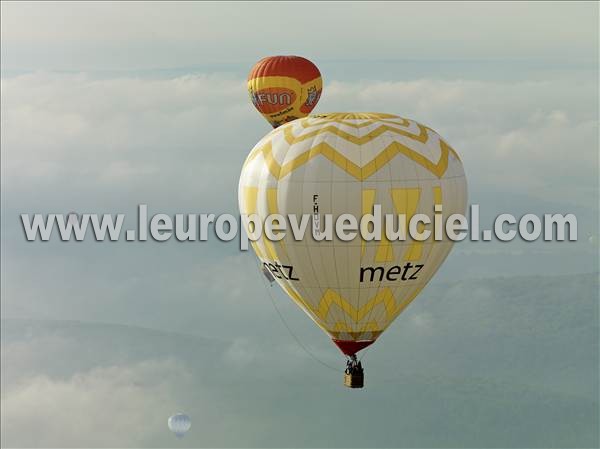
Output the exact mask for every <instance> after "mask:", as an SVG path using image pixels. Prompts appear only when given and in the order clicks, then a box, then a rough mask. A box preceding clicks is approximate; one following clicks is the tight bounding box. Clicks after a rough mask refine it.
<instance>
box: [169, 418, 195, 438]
mask: <svg viewBox="0 0 600 449" xmlns="http://www.w3.org/2000/svg"><path fill="white" fill-rule="evenodd" d="M168 425H169V430H170V431H171V432H173V433H174V434H175V436H176V437H177V438H183V436H184V435H185V434H186V433H187V431H188V430H190V428H191V427H192V420H191V419H190V417H189V416H188V415H186V414H184V413H176V414H174V415H173V416H171V417H170V418H169V420H168Z"/></svg>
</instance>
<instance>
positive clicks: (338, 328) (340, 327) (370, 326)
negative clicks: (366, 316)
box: [333, 321, 383, 332]
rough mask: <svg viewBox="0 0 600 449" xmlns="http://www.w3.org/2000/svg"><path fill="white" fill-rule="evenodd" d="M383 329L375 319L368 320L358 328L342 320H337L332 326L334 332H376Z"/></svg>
mask: <svg viewBox="0 0 600 449" xmlns="http://www.w3.org/2000/svg"><path fill="white" fill-rule="evenodd" d="M382 329H383V326H380V325H379V324H377V322H376V321H368V322H366V323H365V324H363V325H362V326H360V327H359V328H358V329H354V328H352V326H348V324H346V323H343V322H342V321H338V322H337V323H335V325H334V326H333V331H334V332H377V331H380V330H382Z"/></svg>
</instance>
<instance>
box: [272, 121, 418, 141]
mask: <svg viewBox="0 0 600 449" xmlns="http://www.w3.org/2000/svg"><path fill="white" fill-rule="evenodd" d="M417 127H418V128H419V134H413V133H410V132H408V131H404V130H402V129H398V128H392V127H390V126H388V125H381V126H380V127H378V128H375V129H374V130H373V131H371V132H369V133H368V134H365V135H364V136H354V135H352V134H348V133H347V132H346V131H344V130H342V129H341V128H338V127H337V126H332V125H330V126H325V127H323V128H319V129H316V130H314V131H311V132H308V133H305V134H299V135H297V136H295V135H294V133H293V131H292V127H291V126H286V127H285V128H284V129H283V135H284V137H285V140H286V142H287V143H288V144H289V145H293V144H295V143H298V142H302V141H304V140H307V139H312V138H314V137H316V136H318V135H320V134H325V133H329V134H333V135H334V136H338V137H341V138H342V139H344V140H347V141H348V142H350V143H353V144H355V145H364V144H365V143H369V142H370V141H372V140H373V139H376V138H377V137H379V136H381V135H382V134H384V133H386V132H391V133H394V134H399V135H401V136H404V137H408V138H409V139H412V140H415V141H417V142H420V143H425V142H427V139H428V135H429V134H428V131H427V127H425V126H423V125H418V124H417Z"/></svg>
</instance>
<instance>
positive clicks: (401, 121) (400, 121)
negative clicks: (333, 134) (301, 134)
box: [300, 116, 410, 129]
mask: <svg viewBox="0 0 600 449" xmlns="http://www.w3.org/2000/svg"><path fill="white" fill-rule="evenodd" d="M393 117H394V116H393ZM315 118H321V117H314V116H313V117H308V118H305V119H302V120H301V121H300V126H302V127H303V128H304V129H307V128H311V127H313V126H320V125H322V124H323V123H331V122H333V123H339V124H341V125H344V126H347V127H349V128H354V129H360V128H364V127H366V126H370V125H373V124H375V123H388V124H390V125H398V126H404V127H408V126H410V121H409V120H407V119H405V118H402V117H394V118H393V119H390V120H386V119H373V118H369V119H367V120H365V121H364V122H362V123H353V122H350V121H347V120H344V119H331V118H329V117H326V118H323V119H322V120H315Z"/></svg>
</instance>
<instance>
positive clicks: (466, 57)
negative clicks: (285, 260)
mask: <svg viewBox="0 0 600 449" xmlns="http://www.w3.org/2000/svg"><path fill="white" fill-rule="evenodd" d="M0 7H1V21H2V22H1V25H2V27H1V28H2V30H1V37H2V39H1V65H0V68H1V97H2V98H1V148H2V161H1V162H2V164H1V165H2V179H1V187H2V220H3V223H2V301H1V313H2V319H3V326H2V328H3V334H2V362H3V363H2V366H3V368H2V370H3V371H2V373H3V376H2V402H1V404H2V428H3V432H2V445H3V446H11V447H74V446H78V447H88V446H94V447H116V446H120V447H146V446H161V445H162V446H169V445H172V444H180V445H184V446H185V445H189V446H203V447H210V446H212V447H219V446H229V447H231V446H237V447H239V446H246V445H248V446H262V447H327V446H335V447H345V446H361V445H362V447H367V446H370V447H375V446H380V447H381V446H386V447H392V446H397V447H445V446H448V447H450V446H467V447H550V446H554V445H556V446H561V445H562V446H563V447H569V446H570V447H577V446H579V447H586V446H594V445H596V446H597V445H598V429H597V422H598V419H596V420H595V422H596V424H595V427H594V425H592V424H589V423H588V421H587V420H586V419H584V418H583V417H582V416H584V415H585V416H587V417H591V418H597V417H598V401H597V396H598V394H597V393H598V391H597V380H598V363H595V365H594V363H592V362H594V361H597V358H598V346H597V340H598V338H597V337H598V304H597V294H598V276H597V273H598V269H599V268H598V243H597V242H598V229H599V228H598V214H599V210H598V204H599V186H598V174H599V167H598V4H597V3H578V2H531V3H524V2H521V3H516V2H511V3H508V2H506V3H501V2H495V3H491V2H485V3H484V2H481V3H479V2H463V3H451V2H437V3H392V2H368V3H367V2H362V3H361V2H354V3H342V2H287V3H282V4H280V3H275V2H248V3H228V2H198V3H192V2H180V3H163V2H147V3H143V2H130V3H111V2H65V3H54V2H40V3H28V2H2V3H1V6H0ZM269 54H300V55H303V56H306V57H308V58H310V59H311V60H313V61H314V62H315V63H316V64H317V65H318V66H319V68H320V69H321V72H322V74H323V78H324V83H325V86H324V93H323V96H322V98H321V101H320V102H319V105H318V106H317V109H316V111H318V112H326V111H353V110H354V111H379V112H389V113H395V114H399V115H402V116H405V117H409V118H411V119H414V120H417V121H419V122H421V123H424V124H426V125H428V126H430V127H432V128H433V129H435V130H436V131H437V132H439V133H440V134H441V135H442V136H443V137H444V138H445V139H447V140H448V141H449V142H450V143H451V144H452V146H453V147H454V148H455V149H456V150H457V151H458V153H459V154H460V156H461V158H462V160H463V163H464V166H465V172H466V175H467V179H468V184H469V200H470V202H471V203H479V204H480V205H481V209H482V222H485V221H486V220H487V222H489V223H491V220H492V219H493V217H495V216H496V215H497V214H499V213H501V212H508V213H513V214H515V215H521V214H523V213H525V212H533V213H556V212H560V213H568V212H572V213H575V214H576V216H577V218H578V224H579V229H578V231H579V241H578V242H573V243H568V242H565V243H551V244H548V243H544V242H534V243H526V242H523V241H519V240H517V241H513V242H510V243H500V242H491V243H489V244H481V243H472V242H461V243H460V244H457V245H455V248H454V250H453V251H452V254H451V255H450V257H449V258H448V260H447V261H446V263H445V264H444V265H443V267H442V268H441V269H440V272H439V274H438V276H436V279H435V280H434V281H433V282H432V285H431V286H430V287H428V289H426V290H424V292H423V293H422V295H421V296H422V297H423V298H420V299H422V301H418V302H417V303H415V304H414V305H412V306H411V307H410V308H409V309H407V311H406V312H405V313H404V314H403V315H402V317H401V320H399V321H400V322H398V323H396V324H395V325H394V326H393V327H392V329H390V335H389V336H386V337H385V338H382V341H381V342H380V346H381V347H380V348H379V347H377V348H375V347H374V348H373V349H372V350H371V351H370V352H369V357H372V360H371V361H370V364H371V365H370V366H373V368H372V369H371V371H369V374H370V373H373V376H374V377H375V378H376V379H379V380H381V382H380V383H379V384H376V385H374V386H373V388H372V389H371V391H372V393H369V390H365V391H364V392H361V393H360V394H362V396H361V397H362V398H363V400H364V409H363V411H362V413H364V415H365V417H364V424H365V430H364V435H365V437H364V439H360V438H358V439H356V440H351V439H349V438H348V437H347V432H344V430H343V429H344V427H343V421H344V419H350V417H351V415H346V414H345V413H344V412H339V414H338V415H336V410H337V411H339V409H340V408H341V407H349V406H351V404H352V402H350V401H351V400H350V398H349V397H348V396H347V395H344V394H345V393H346V391H342V390H340V389H336V390H330V389H328V387H330V386H331V385H332V384H335V386H336V387H337V386H338V384H339V379H338V377H339V374H333V375H332V374H331V373H329V372H328V371H327V368H324V367H323V366H321V365H320V364H319V363H317V362H315V360H314V359H312V358H311V357H310V356H309V355H308V354H307V353H306V352H305V351H303V349H302V348H301V347H299V346H298V344H297V343H296V341H295V340H294V338H293V337H291V336H290V335H289V333H288V330H287V329H286V326H285V325H283V324H282V323H281V322H280V320H279V317H278V314H277V311H276V310H274V309H273V304H272V303H271V302H270V300H269V296H270V295H273V297H274V300H275V301H276V304H279V307H280V308H281V310H279V309H278V310H279V311H280V312H282V313H283V315H284V317H285V319H286V320H287V321H286V323H287V324H288V325H289V327H290V328H291V329H292V331H293V332H295V333H296V334H297V335H300V336H301V337H302V341H303V343H304V344H306V345H308V347H309V349H310V350H311V351H312V352H313V353H314V354H317V357H318V358H319V359H320V360H325V361H326V362H327V363H328V364H333V365H337V364H343V361H341V360H340V358H339V356H338V355H337V354H336V352H335V349H334V348H333V347H331V346H330V345H329V342H328V341H327V338H326V337H325V336H324V335H323V334H322V333H321V331H320V330H318V329H314V328H313V327H312V326H311V324H312V323H311V322H310V321H309V320H308V319H307V318H306V316H305V315H304V314H302V313H301V312H299V311H297V310H295V309H294V308H293V307H292V304H290V303H289V302H286V298H285V296H284V295H282V294H280V293H279V292H277V291H276V290H273V289H269V290H268V291H266V290H265V287H264V285H263V284H262V281H261V280H260V279H259V277H258V276H257V273H256V268H255V262H254V257H253V255H252V254H250V253H240V252H239V250H238V248H237V246H236V244H235V242H233V243H229V244H226V243H222V242H219V241H216V240H214V239H213V240H211V241H209V242H205V243H198V242H196V243H178V242H165V243H158V242H153V241H149V242H145V243H140V242H135V243H129V242H115V243H109V242H105V243H98V242H94V241H85V242H82V243H75V242H67V243H62V242H57V241H51V242H47V243H40V242H33V243H32V242H26V241H25V238H24V236H23V231H22V229H21V227H20V220H19V214H21V213H49V212H63V213H67V212H70V211H80V212H93V213H104V212H106V213H127V214H129V215H131V217H130V218H128V220H130V222H133V220H134V218H133V217H134V215H132V214H134V213H135V210H136V208H137V205H138V204H140V203H145V204H148V206H149V210H150V212H151V213H156V212H165V213H175V212H179V213H187V212H196V213H202V212H204V213H209V212H210V213H221V212H228V213H236V211H237V199H236V198H237V180H238V177H239V172H240V169H241V166H242V163H243V161H244V159H245V156H246V155H247V154H248V152H249V151H250V150H251V149H252V147H253V146H254V144H255V143H256V142H258V140H259V139H260V138H261V137H262V136H263V135H264V134H266V133H267V132H268V131H269V125H268V124H267V123H266V122H265V121H264V120H263V119H262V118H261V117H260V116H259V114H258V113H256V111H255V110H254V109H253V107H252V105H251V104H250V103H249V101H248V97H247V93H246V90H245V77H246V74H247V72H248V71H249V69H250V67H251V66H252V64H253V63H254V62H255V61H256V60H258V59H260V58H261V57H263V56H265V55H269ZM513 291H514V292H515V295H514V296H511V294H509V293H507V292H513ZM515 298H516V299H515ZM452 301H453V302H454V303H455V307H454V308H456V309H458V310H457V311H455V312H454V311H453V312H452V313H453V315H452V319H451V320H448V322H446V320H445V319H444V317H445V316H446V314H447V313H448V310H449V309H450V308H451V307H449V306H448V304H450V303H451V302H452ZM478 301H479V302H478ZM507 301H508V302H509V303H510V307H508V308H506V309H504V308H502V307H500V306H499V305H500V304H505V303H507ZM454 308H452V309H454ZM461 317H467V318H461ZM448 323H450V324H451V325H450V324H448ZM481 323H486V324H487V325H486V326H484V325H482V324H481ZM501 325H506V326H507V327H510V330H511V331H510V332H508V331H506V330H502V329H501ZM5 329H8V330H6V331H5ZM406 340H408V341H409V342H410V344H406V345H403V343H402V342H403V341H406ZM473 340H478V343H477V344H475V343H473ZM117 341H118V343H117ZM111 342H112V343H111ZM547 342H552V343H553V348H554V349H553V350H550V348H549V346H548V344H547ZM486 344H487V346H486ZM378 346H379V343H378ZM457 348H460V351H459V350H458V349H457ZM69 354H77V355H78V356H77V357H72V356H70V355H69ZM424 354H425V355H424ZM447 354H456V355H457V356H460V360H461V363H460V364H458V363H457V362H456V360H457V359H456V358H454V359H453V358H452V357H447ZM396 356H398V357H396ZM400 356H401V357H400ZM390 358H391V359H392V360H391V361H390V360H388V359H390ZM561 359H562V360H569V361H570V362H571V364H570V367H569V365H568V364H561V362H560V360H561ZM203 360H207V362H206V363H202V361H203ZM404 360H411V361H417V362H418V363H416V364H414V365H413V364H410V365H411V366H410V368H408V367H407V366H406V363H403V361H404ZM434 360H435V361H434ZM492 360H506V364H504V365H502V366H495V365H494V364H493V362H492ZM5 366H10V368H5ZM485 366H490V367H491V366H493V368H494V369H491V368H490V369H487V370H486V369H485V368H482V367H485ZM211 367H213V368H212V369H211ZM574 368H577V369H574ZM248 370H252V372H253V373H254V374H253V375H250V376H246V374H247V373H248ZM298 370H302V371H303V372H304V371H308V372H310V373H311V374H310V375H309V376H308V377H307V378H302V376H298V375H297V373H298ZM320 370H323V371H320ZM390 371H391V372H392V373H400V374H398V375H397V376H396V377H394V376H390ZM336 376H338V377H336ZM298 377H300V379H298ZM390 377H392V378H393V379H394V383H393V385H392V386H390V383H391V382H389V381H388V380H389V378H390ZM385 379H388V380H385ZM534 380H535V381H534ZM440 385H443V386H444V387H443V388H442V387H440ZM594 385H596V387H594ZM386 388H389V390H386ZM192 390H193V391H195V392H196V393H194V394H193V395H189V394H188V393H187V392H189V391H192ZM523 391H526V394H525V393H523ZM111 392H113V394H111ZM108 396H110V397H111V398H112V399H110V400H105V398H106V397H108ZM594 396H595V398H594ZM503 397H509V398H512V399H511V400H508V399H502V398H503ZM285 401H292V402H293V403H294V404H297V408H296V409H293V408H291V409H287V410H286V411H285V412H284V413H282V412H281V411H280V407H281V403H285ZM395 401H396V402H395ZM403 401H404V402H403ZM440 401H443V403H444V404H445V405H444V407H442V409H440V407H439V403H440ZM248 403H251V404H253V405H254V408H253V407H250V406H248V405H247V404H248ZM402 403H405V404H410V406H412V407H414V410H413V412H412V414H411V413H410V407H406V408H402ZM482 403H483V405H482ZM56 404H65V407H66V408H68V409H69V410H71V413H74V414H76V415H77V416H78V418H77V419H78V421H77V423H78V425H77V426H72V423H71V418H69V417H68V416H65V415H63V414H61V413H56V412H57V405H56ZM394 404H399V405H398V406H399V407H400V408H401V409H400V410H399V411H398V410H396V407H397V406H396V405H394ZM180 409H183V410H181V411H186V410H187V411H190V410H192V411H193V412H194V413H190V415H191V416H192V421H193V424H192V426H193V431H192V432H191V433H190V434H189V435H188V436H187V437H186V438H185V439H183V440H181V441H179V440H177V441H175V440H173V439H171V435H169V434H168V432H167V430H166V426H165V425H164V424H165V422H166V419H167V418H168V416H169V415H170V414H172V413H174V412H176V411H180ZM318 410H323V412H322V413H325V414H327V416H330V417H331V418H330V419H331V430H329V431H327V429H325V428H324V427H319V426H318V422H319V421H318V420H317V418H316V417H318V416H320V415H319V412H318ZM457 411H460V412H457ZM392 413H396V414H398V416H400V417H401V418H404V419H405V423H406V426H407V427H406V428H403V434H404V435H405V439H403V438H400V437H398V438H396V439H394V438H391V437H389V436H388V435H387V434H386V433H385V431H384V430H383V429H384V424H385V423H391V422H393V420H391V418H390V414H392ZM565 415H567V416H570V417H571V418H570V421H568V422H566V423H565V424H564V425H565V426H566V427H565V428H557V429H555V430H554V431H553V432H554V433H552V432H550V433H549V432H548V431H545V430H543V429H547V428H548V426H549V425H548V423H550V422H555V421H556V417H557V416H561V417H563V416H565ZM369 416H372V418H369ZM511 417H512V418H511ZM514 417H519V420H520V422H521V424H520V423H518V422H516V421H515V418H514ZM476 420H480V421H478V422H479V428H480V429H481V432H480V433H479V434H476V433H469V432H468V431H467V430H466V429H468V424H467V423H469V422H475V421H476ZM32 422H33V423H35V431H33V432H30V431H29V430H27V429H28V426H31V425H32V424H31V423H32ZM202 422H205V423H206V426H205V428H204V429H203V426H202ZM592 422H593V419H592ZM292 423H295V425H296V426H297V427H294V425H293V424H292ZM419 423H420V424H419ZM522 423H525V424H522ZM521 425H523V426H524V427H520V426H521ZM303 426H308V427H309V428H314V427H315V426H317V429H318V430H315V432H314V435H312V436H311V435H309V434H307V433H306V432H301V431H298V428H302V427H303ZM311 426H312V427H311ZM74 427H75V430H74ZM131 429H134V431H131ZM231 429H237V430H231ZM531 429H534V430H531ZM245 432H253V433H252V434H249V433H245ZM507 434H511V435H512V439H509V438H508V437H507V436H506V435H507ZM285 435H289V439H288V440H285V438H284V437H285ZM559 443H560V444H559ZM571 445H572V446H571Z"/></svg>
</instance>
